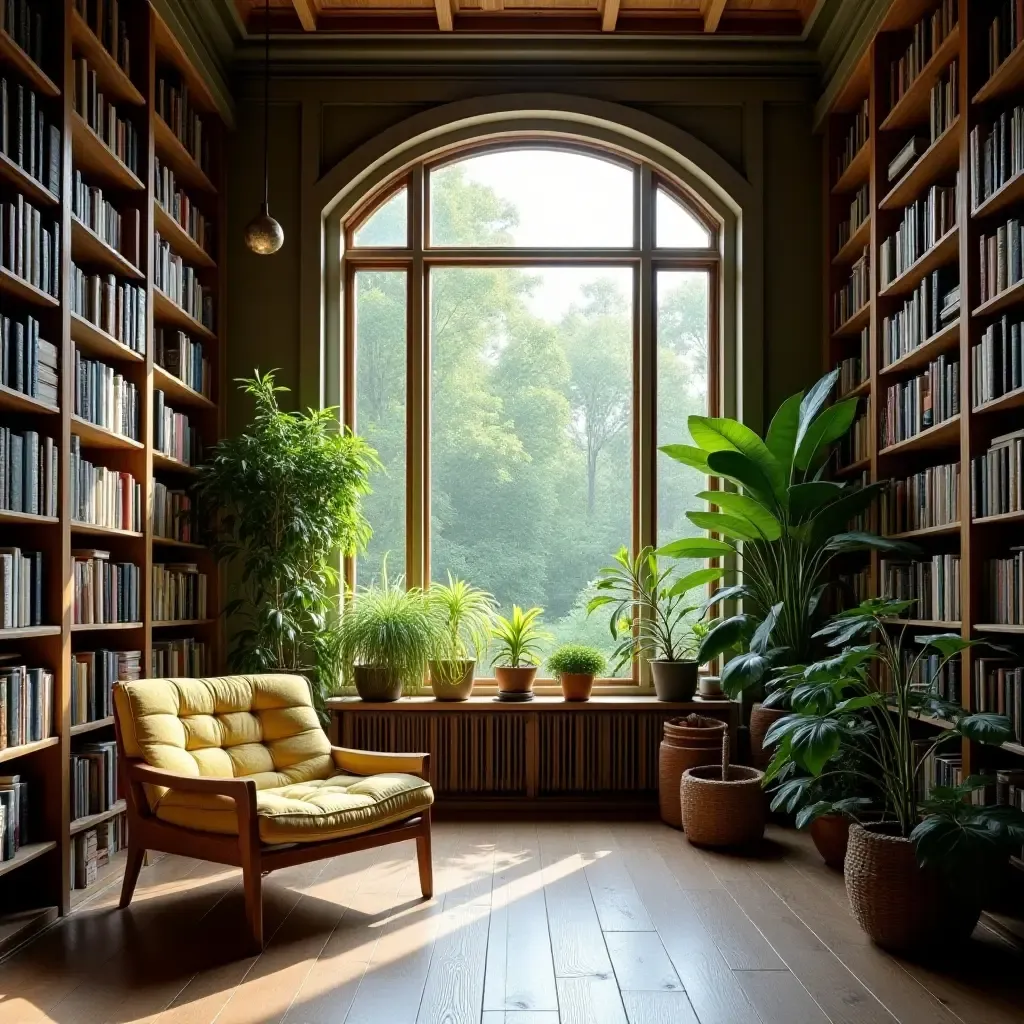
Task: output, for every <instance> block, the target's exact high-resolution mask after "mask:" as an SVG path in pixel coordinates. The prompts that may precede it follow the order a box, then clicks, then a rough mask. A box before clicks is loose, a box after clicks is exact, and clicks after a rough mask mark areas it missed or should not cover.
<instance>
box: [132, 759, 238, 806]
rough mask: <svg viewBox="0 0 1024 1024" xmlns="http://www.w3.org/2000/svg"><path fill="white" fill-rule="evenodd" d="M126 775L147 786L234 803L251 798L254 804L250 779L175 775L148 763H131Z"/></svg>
mask: <svg viewBox="0 0 1024 1024" xmlns="http://www.w3.org/2000/svg"><path fill="white" fill-rule="evenodd" d="M128 777H129V779H131V780H132V781H134V782H141V783H143V784H145V785H147V786H163V787H164V788H165V789H177V790H180V791H182V792H185V793H209V794H211V795H215V796H226V797H230V798H231V799H232V800H234V801H235V803H238V801H239V800H242V801H244V802H246V803H248V802H249V801H250V799H251V801H252V804H253V806H254V807H255V805H256V783H255V782H254V781H253V780H252V779H225V778H217V777H215V776H206V775H176V774H175V773H174V772H169V771H166V770H165V769H163V768H154V767H153V766H152V765H148V764H131V765H129V766H128Z"/></svg>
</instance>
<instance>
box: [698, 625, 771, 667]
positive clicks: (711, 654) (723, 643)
mask: <svg viewBox="0 0 1024 1024" xmlns="http://www.w3.org/2000/svg"><path fill="white" fill-rule="evenodd" d="M757 627H758V621H757V619H755V618H754V616H753V615H733V616H732V617H731V618H728V619H723V620H722V621H721V622H719V623H718V625H717V626H715V627H714V628H713V629H712V630H711V632H710V633H708V635H707V636H706V637H705V638H704V640H703V642H702V643H701V645H700V653H699V655H698V658H699V660H700V661H701V663H702V664H703V663H704V662H708V661H711V660H712V659H714V658H717V657H718V656H719V655H720V654H725V653H726V652H727V651H731V650H732V649H733V648H734V647H738V646H739V645H740V644H742V643H744V642H745V641H748V640H749V639H750V637H752V636H753V635H754V630H756V629H757Z"/></svg>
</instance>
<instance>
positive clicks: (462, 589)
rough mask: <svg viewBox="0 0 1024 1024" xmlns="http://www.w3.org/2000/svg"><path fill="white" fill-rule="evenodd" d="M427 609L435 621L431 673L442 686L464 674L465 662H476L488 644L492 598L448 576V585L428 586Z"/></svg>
mask: <svg viewBox="0 0 1024 1024" xmlns="http://www.w3.org/2000/svg"><path fill="white" fill-rule="evenodd" d="M427 605H428V607H429V609H430V613H431V615H433V616H434V618H435V620H436V626H437V628H436V631H435V636H434V649H433V651H431V655H430V657H431V672H432V673H436V674H438V675H439V676H440V677H441V679H442V680H443V681H445V682H449V683H450V682H454V681H455V680H457V679H459V678H461V676H462V675H463V674H464V673H465V664H464V663H465V662H468V661H479V660H480V659H481V658H482V657H483V656H484V654H485V653H486V651H487V647H488V645H489V643H490V640H491V623H492V621H493V619H494V615H495V611H496V607H495V603H494V597H493V596H492V595H491V594H488V593H487V591H485V590H481V589H480V588H479V587H474V586H473V585H472V584H470V583H467V582H466V581H465V580H457V579H455V577H454V576H452V574H451V573H450V572H449V573H448V582H447V583H446V584H445V583H431V585H430V588H429V589H428V590H427Z"/></svg>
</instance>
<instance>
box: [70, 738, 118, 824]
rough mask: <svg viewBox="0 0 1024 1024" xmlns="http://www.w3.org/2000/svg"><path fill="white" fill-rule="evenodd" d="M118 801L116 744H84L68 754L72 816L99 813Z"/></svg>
mask: <svg viewBox="0 0 1024 1024" xmlns="http://www.w3.org/2000/svg"><path fill="white" fill-rule="evenodd" d="M116 803H117V745H116V744H115V743H114V741H113V740H105V741H104V742H102V743H83V744H82V745H81V747H79V748H78V750H77V751H76V752H75V753H73V754H72V755H71V818H72V820H75V819H77V818H85V817H87V816H88V815H90V814H102V813H103V811H109V810H110V808H111V807H113V806H114V804H116Z"/></svg>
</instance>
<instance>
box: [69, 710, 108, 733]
mask: <svg viewBox="0 0 1024 1024" xmlns="http://www.w3.org/2000/svg"><path fill="white" fill-rule="evenodd" d="M113 724H114V716H113V715H111V716H110V718H97V719H96V720H95V721H93V722H80V723H79V724H78V725H73V726H71V735H72V736H84V735H85V734H86V733H90V732H95V731H96V730H97V729H105V728H106V727H107V726H108V725H113Z"/></svg>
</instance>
